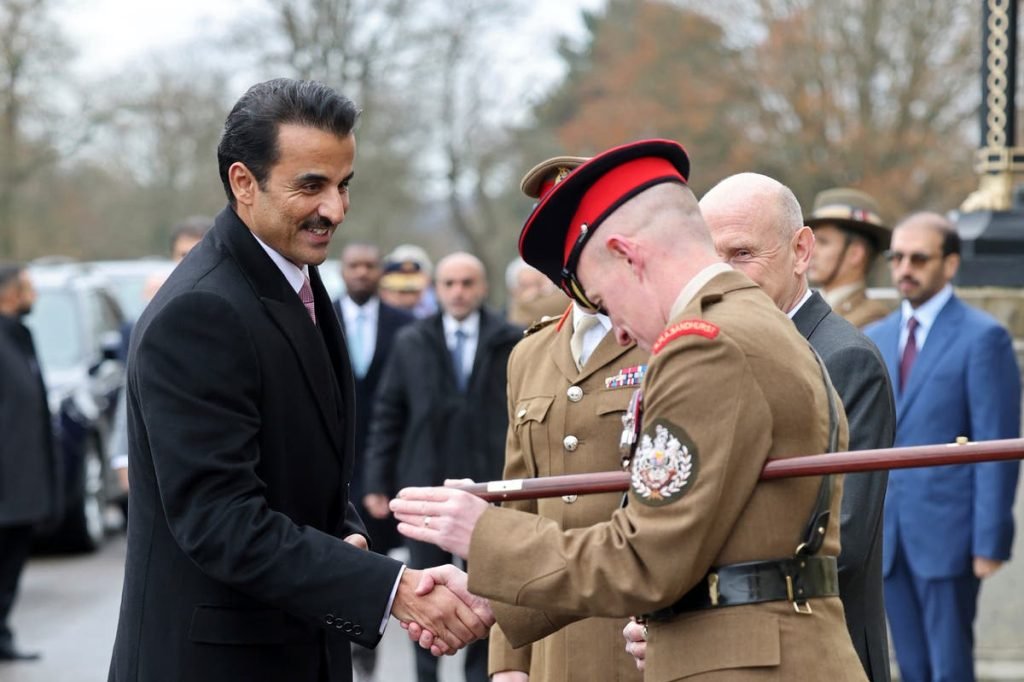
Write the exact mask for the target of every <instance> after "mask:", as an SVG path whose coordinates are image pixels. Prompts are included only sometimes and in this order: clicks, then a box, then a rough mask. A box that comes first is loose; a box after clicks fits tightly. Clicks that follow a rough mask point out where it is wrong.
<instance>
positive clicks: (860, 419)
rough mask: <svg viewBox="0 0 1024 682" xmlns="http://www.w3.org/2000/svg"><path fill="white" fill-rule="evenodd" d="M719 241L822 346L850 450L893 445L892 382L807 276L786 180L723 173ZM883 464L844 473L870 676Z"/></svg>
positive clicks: (707, 206)
mask: <svg viewBox="0 0 1024 682" xmlns="http://www.w3.org/2000/svg"><path fill="white" fill-rule="evenodd" d="M700 210H701V213H703V214H704V219H705V220H706V221H707V223H708V227H710V228H711V236H712V238H713V239H714V241H715V249H716V250H717V251H718V253H719V255H720V256H722V258H723V259H725V260H726V262H728V263H729V264H731V265H732V266H733V267H735V268H736V269H738V270H741V271H743V272H744V273H745V274H746V275H747V276H748V277H750V278H751V279H752V280H754V282H756V283H757V284H758V285H759V286H760V287H761V288H762V289H764V291H765V293H767V294H768V295H769V296H770V297H771V298H772V300H773V301H775V303H776V305H778V306H779V309H780V310H782V311H783V312H786V313H788V314H789V316H790V318H792V320H793V322H794V324H796V327H797V329H798V330H799V331H800V333H801V334H802V335H803V336H804V338H806V339H807V340H808V341H809V342H810V344H811V346H813V347H814V350H815V351H817V352H818V354H819V355H820V356H821V358H822V360H823V361H824V362H825V367H826V368H827V369H828V373H829V375H830V376H831V378H832V383H833V385H834V386H835V389H836V392H837V393H839V398H840V400H841V401H842V403H843V407H844V408H845V409H846V416H847V419H848V420H849V424H850V444H849V448H850V450H866V449H873V448H887V447H891V446H892V443H893V438H894V432H895V428H896V416H895V410H894V407H893V396H892V386H891V385H890V384H889V380H888V376H887V375H886V371H885V366H884V365H883V363H882V358H881V356H880V355H879V353H878V350H877V349H876V348H875V347H874V345H873V344H872V343H871V342H870V341H869V340H868V339H867V338H866V337H865V336H864V335H863V334H861V333H860V332H859V331H857V329H856V328H854V327H853V325H851V324H850V323H849V322H847V321H846V320H844V319H843V318H842V317H840V316H839V315H838V314H836V313H834V312H832V310H831V308H829V306H828V304H827V303H825V301H824V299H823V298H822V297H821V296H820V295H819V294H818V293H817V292H811V291H810V289H809V288H808V283H807V269H808V267H809V264H810V259H811V255H812V252H813V249H814V236H813V234H812V232H811V229H810V228H809V227H806V226H804V223H803V215H802V213H801V210H800V204H799V202H798V201H797V199H796V197H795V196H793V193H792V191H790V190H789V188H787V187H786V186H785V185H782V184H781V183H779V182H777V181H775V180H773V179H771V178H769V177H766V176H764V175H758V174H756V173H741V174H739V175H734V176H731V177H729V178H726V179H725V180H723V181H722V182H720V183H719V184H718V185H716V186H715V187H713V188H712V189H711V190H709V191H708V193H707V194H705V195H704V196H703V197H702V198H701V200H700ZM885 488H886V473H885V472H872V473H862V474H849V475H846V476H844V477H843V504H842V528H841V535H840V541H841V543H842V552H841V554H840V555H839V596H840V598H841V599H842V601H843V609H844V611H845V614H846V625H847V628H848V629H849V631H850V636H851V638H852V639H853V643H854V648H855V649H856V650H857V654H858V656H859V657H860V659H861V663H862V664H863V665H864V669H865V671H866V672H867V675H868V679H870V680H874V681H875V682H877V681H878V680H888V679H889V647H888V642H887V641H886V634H885V610H884V606H883V601H882V563H881V562H882V552H881V549H882V539H881V536H882V507H883V502H884V499H885Z"/></svg>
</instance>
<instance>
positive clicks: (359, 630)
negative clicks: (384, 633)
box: [352, 625, 363, 637]
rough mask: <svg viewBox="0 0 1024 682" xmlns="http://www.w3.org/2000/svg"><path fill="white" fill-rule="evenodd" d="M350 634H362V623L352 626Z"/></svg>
mask: <svg viewBox="0 0 1024 682" xmlns="http://www.w3.org/2000/svg"><path fill="white" fill-rule="evenodd" d="M352 634H353V635H355V636H357V637H358V636H359V635H361V634H363V626H362V625H357V626H355V627H354V628H352Z"/></svg>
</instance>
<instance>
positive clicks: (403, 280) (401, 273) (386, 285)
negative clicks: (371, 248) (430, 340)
mask: <svg viewBox="0 0 1024 682" xmlns="http://www.w3.org/2000/svg"><path fill="white" fill-rule="evenodd" d="M428 283H429V280H428V279H427V275H426V273H424V272H423V269H422V266H420V264H419V263H417V262H415V261H389V260H385V261H384V264H383V269H382V276H381V278H380V285H379V292H380V299H381V300H382V301H383V302H384V303H386V304H388V305H389V306H391V307H392V308H397V309H399V310H404V311H406V312H407V313H409V314H410V315H413V317H416V311H417V310H421V309H422V306H421V305H420V302H421V301H422V299H423V296H424V292H425V291H426V290H427V284H428Z"/></svg>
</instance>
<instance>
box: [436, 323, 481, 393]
mask: <svg viewBox="0 0 1024 682" xmlns="http://www.w3.org/2000/svg"><path fill="white" fill-rule="evenodd" d="M429 319H430V324H429V325H428V326H427V330H428V332H429V333H428V334H427V338H428V339H429V340H430V343H432V344H434V353H435V355H436V357H438V358H440V359H441V365H442V366H443V367H444V371H443V374H444V376H445V381H446V382H447V383H448V389H449V390H452V391H454V390H456V386H455V365H454V363H453V362H452V354H451V351H449V350H448V341H447V340H446V339H445V338H444V323H443V322H442V321H441V313H440V312H438V313H434V315H433V317H431V318H429ZM477 348H478V349H479V344H478V345H477ZM467 385H468V384H467Z"/></svg>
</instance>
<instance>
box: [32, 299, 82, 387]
mask: <svg viewBox="0 0 1024 682" xmlns="http://www.w3.org/2000/svg"><path fill="white" fill-rule="evenodd" d="M38 294H39V298H38V299H36V303H35V305H34V306H33V307H32V312H31V313H30V314H29V315H28V316H27V317H26V318H25V322H26V324H28V326H29V328H31V329H32V337H33V339H34V340H35V345H36V351H37V353H38V355H39V364H40V365H42V368H43V371H44V372H46V371H61V370H65V369H70V368H73V367H74V366H75V365H76V364H78V363H80V362H81V358H82V357H83V355H84V354H85V349H84V348H83V347H82V334H81V331H80V328H79V325H80V324H81V320H80V318H79V313H78V308H77V307H76V306H75V296H74V294H73V293H72V292H70V291H61V290H58V289H39V290H38Z"/></svg>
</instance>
